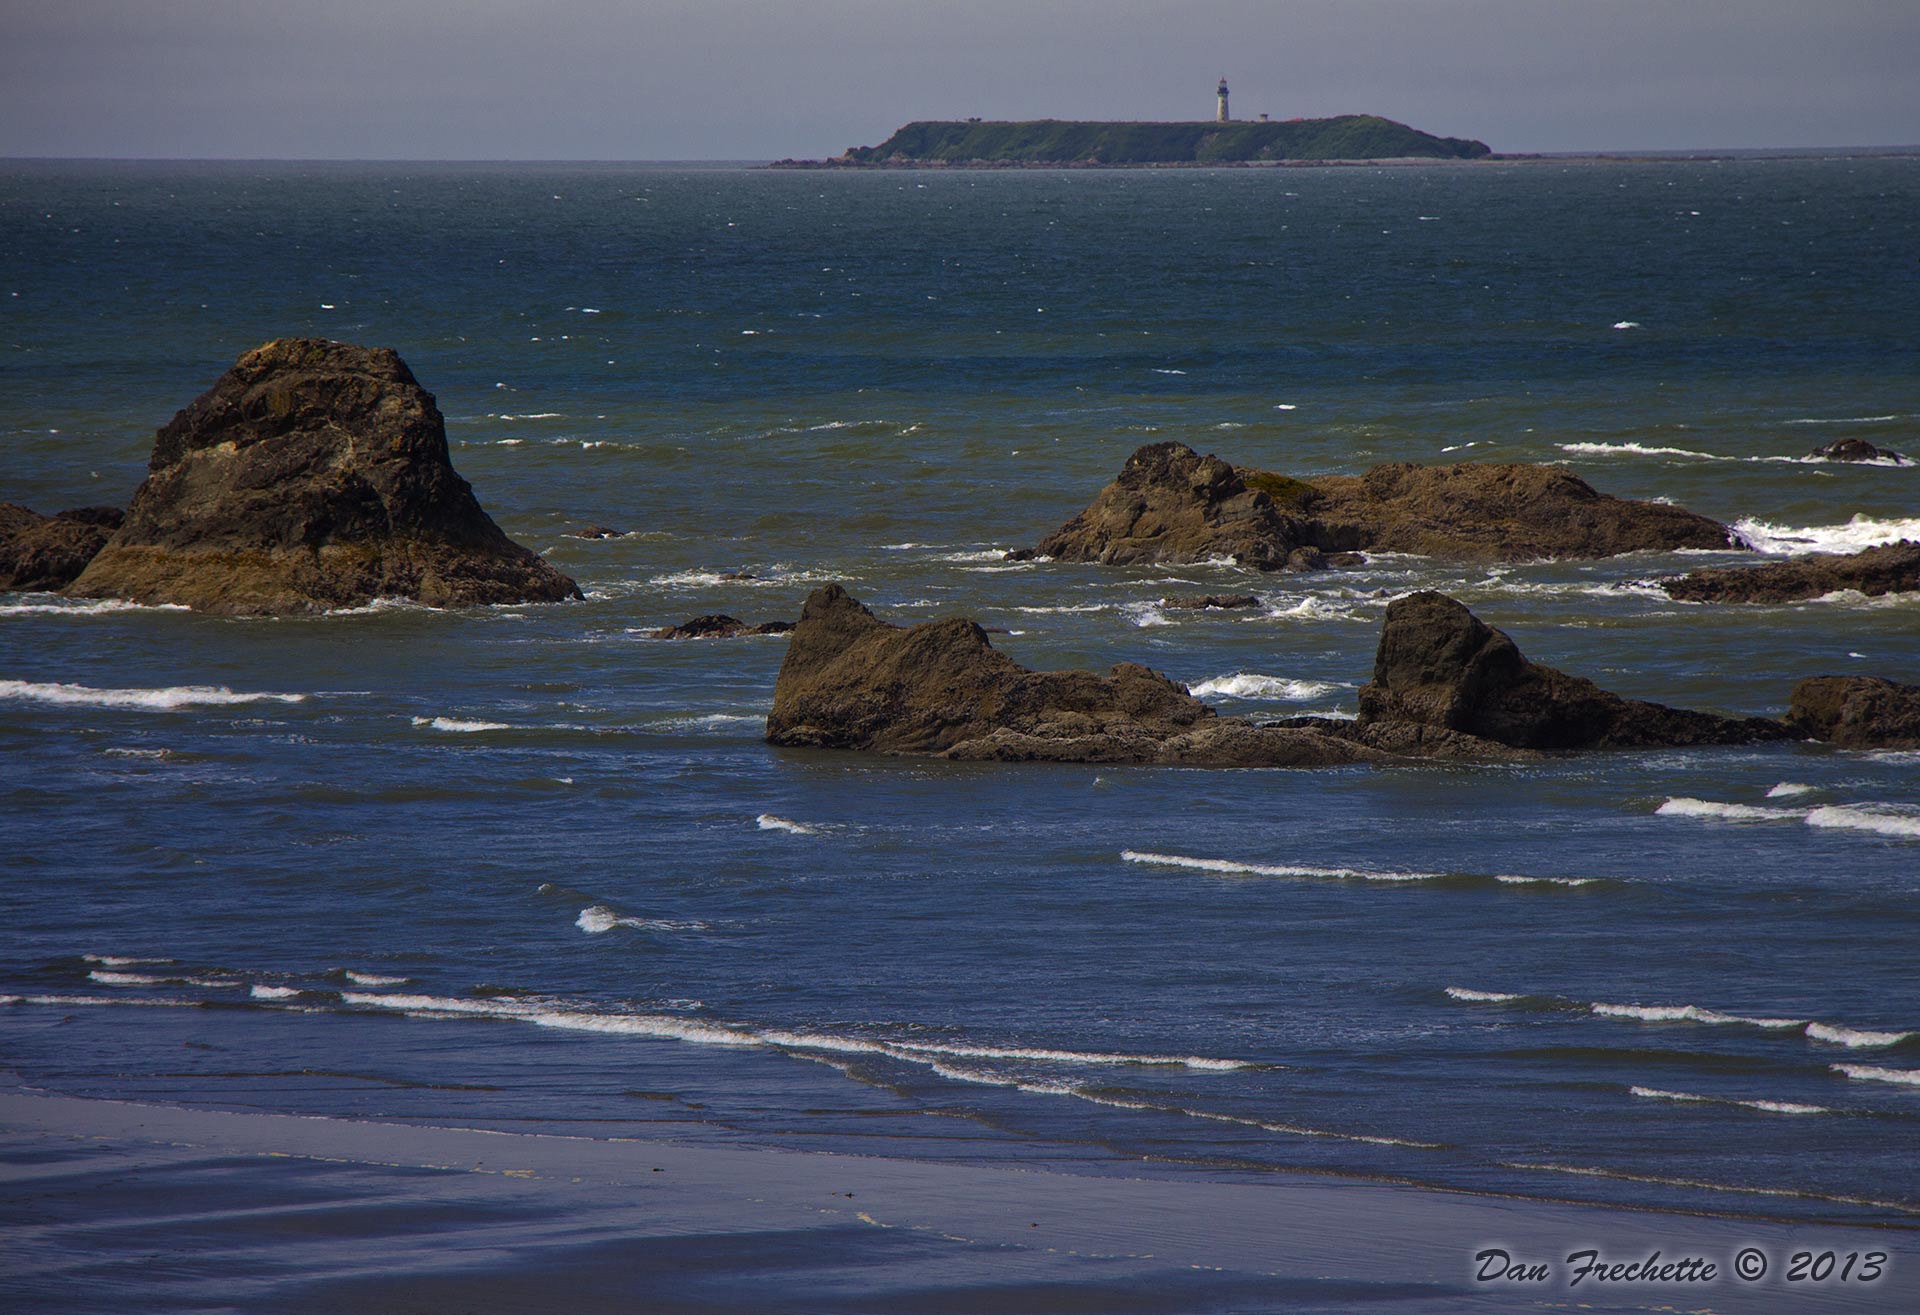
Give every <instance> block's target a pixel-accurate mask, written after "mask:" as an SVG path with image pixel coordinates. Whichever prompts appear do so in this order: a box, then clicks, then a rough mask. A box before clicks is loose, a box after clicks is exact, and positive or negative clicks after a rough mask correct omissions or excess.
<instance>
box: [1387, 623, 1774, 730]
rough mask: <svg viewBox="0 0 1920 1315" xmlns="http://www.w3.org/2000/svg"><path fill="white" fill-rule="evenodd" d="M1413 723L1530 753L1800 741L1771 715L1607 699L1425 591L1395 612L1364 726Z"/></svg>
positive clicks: (1589, 683)
mask: <svg viewBox="0 0 1920 1315" xmlns="http://www.w3.org/2000/svg"><path fill="white" fill-rule="evenodd" d="M1371 724H1412V725H1418V726H1427V727H1437V728H1442V729H1445V730H1451V731H1459V732H1463V733H1465V734H1468V735H1474V736H1478V737H1480V738H1482V739H1488V740H1494V741H1497V742H1498V743H1500V744H1505V745H1511V746H1513V747H1516V748H1524V749H1617V748H1646V747H1653V746H1684V745H1698V744H1747V743H1752V742H1755V741H1761V740H1779V739H1787V738H1791V736H1792V732H1791V731H1790V730H1789V729H1788V728H1787V727H1786V726H1784V725H1782V724H1781V723H1780V722H1777V721H1772V720H1770V719H1768V718H1765V717H1721V716H1716V715H1714V714H1712V713H1706V712H1690V711H1687V710H1685V709H1682V708H1669V707H1666V706H1664V705H1662V704H1658V703H1642V702H1640V701H1639V700H1637V699H1624V698H1621V697H1620V696H1619V695H1617V694H1611V693H1608V692H1607V691H1606V690H1603V689H1601V688H1600V687H1599V686H1598V685H1596V684H1594V683H1593V682H1592V681H1590V680H1587V679H1585V678H1584V677H1580V676H1569V675H1567V674H1566V673H1565V672H1562V671H1556V670H1555V669H1554V668H1552V667H1545V666H1540V665H1539V664H1537V663H1533V662H1529V661H1528V660H1527V659H1526V658H1525V657H1524V656H1522V655H1521V652H1520V649H1519V647H1518V646H1517V645H1516V644H1515V643H1514V642H1513V640H1512V639H1510V638H1508V637H1507V635H1506V634H1504V633H1503V632H1501V631H1499V630H1496V629H1494V628H1493V627H1492V626H1489V625H1487V624H1486V623H1485V622H1483V621H1481V620H1480V619H1479V618H1478V617H1476V616H1474V615H1473V613H1472V612H1469V611H1468V610H1467V609H1466V608H1465V607H1463V606H1461V605H1460V604H1459V603H1457V602H1455V601H1454V600H1453V599H1451V598H1448V597H1447V596H1446V595H1445V594H1440V593H1434V592H1433V591H1431V590H1424V591H1422V592H1420V593H1415V594H1408V595H1407V596H1406V597H1404V598H1397V599H1395V600H1394V601H1393V602H1392V603H1391V604H1389V605H1388V607H1387V620H1386V625H1385V626H1384V627H1383V628H1382V630H1381V632H1380V648H1379V651H1378V654H1377V655H1376V657H1375V659H1374V665H1373V680H1372V681H1371V682H1370V683H1369V684H1367V685H1365V686H1363V687H1362V688H1361V690H1360V727H1361V728H1362V729H1363V730H1364V729H1365V728H1366V727H1367V726H1368V725H1371Z"/></svg>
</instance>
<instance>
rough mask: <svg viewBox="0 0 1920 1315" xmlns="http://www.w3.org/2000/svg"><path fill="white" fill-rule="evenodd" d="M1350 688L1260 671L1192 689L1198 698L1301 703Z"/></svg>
mask: <svg viewBox="0 0 1920 1315" xmlns="http://www.w3.org/2000/svg"><path fill="white" fill-rule="evenodd" d="M1345 688H1348V687H1347V686H1345V685H1337V684H1333V683H1331V682H1329V681H1324V680H1289V679H1287V678H1286V677H1284V676H1263V675H1261V674H1260V673H1259V672H1256V671H1236V672H1234V673H1233V674H1232V675H1230V676H1214V677H1213V678H1211V679H1209V680H1203V681H1201V682H1200V683H1199V684H1197V685H1193V686H1190V687H1189V689H1188V692H1189V693H1191V694H1192V695H1193V696H1194V697H1195V698H1206V697H1208V696H1209V695H1217V696H1219V697H1221V698H1229V699H1279V700H1281V701H1283V702H1288V703H1301V702H1305V701H1306V700H1308V699H1317V698H1319V697H1321V696H1322V695H1325V694H1332V693H1333V692H1335V691H1336V690H1340V689H1345Z"/></svg>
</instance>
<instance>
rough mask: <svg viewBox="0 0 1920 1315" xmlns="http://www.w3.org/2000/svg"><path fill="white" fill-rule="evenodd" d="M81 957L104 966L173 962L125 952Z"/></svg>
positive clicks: (124, 966)
mask: <svg viewBox="0 0 1920 1315" xmlns="http://www.w3.org/2000/svg"><path fill="white" fill-rule="evenodd" d="M80 957H81V958H82V959H83V960H85V961H86V962H88V963H97V964H99V965H100V966H101V967H103V968H137V967H139V966H140V965H141V964H156V963H172V962H173V960H171V959H135V958H131V957H129V956H127V955H123V954H83V955H81V956H80Z"/></svg>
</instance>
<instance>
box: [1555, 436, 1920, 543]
mask: <svg viewBox="0 0 1920 1315" xmlns="http://www.w3.org/2000/svg"><path fill="white" fill-rule="evenodd" d="M1559 446H1560V450H1561V451H1562V452H1570V453H1572V454H1574V455H1575V456H1584V457H1683V458H1685V459H1687V460H1689V461H1734V462H1744V463H1746V464H1749V465H1752V464H1760V465H1790V466H1823V465H1850V466H1911V465H1914V464H1916V463H1915V462H1913V461H1910V460H1905V459H1903V458H1900V457H1894V456H1887V457H1876V458H1874V459H1873V460H1871V461H1847V462H1836V461H1834V460H1833V459H1832V458H1831V457H1822V456H1815V455H1813V454H1811V453H1808V454H1806V455H1803V456H1791V457H1790V456H1763V457H1735V456H1728V455H1726V454H1725V453H1721V452H1702V451H1699V450H1698V449H1697V448H1690V447H1658V446H1649V445H1647V444H1644V443H1562V444H1560V445H1559ZM1655 501H1664V499H1655ZM1756 546H1757V545H1756Z"/></svg>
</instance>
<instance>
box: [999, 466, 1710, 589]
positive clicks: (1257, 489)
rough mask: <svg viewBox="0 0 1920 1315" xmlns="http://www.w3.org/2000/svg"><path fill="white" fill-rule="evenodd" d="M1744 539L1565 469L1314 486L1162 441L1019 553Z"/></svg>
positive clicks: (1245, 555) (1145, 558)
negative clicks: (1608, 490) (1599, 487)
mask: <svg viewBox="0 0 1920 1315" xmlns="http://www.w3.org/2000/svg"><path fill="white" fill-rule="evenodd" d="M1741 546H1742V545H1741V544H1740V543H1739V541H1738V540H1737V539H1736V538H1735V537H1734V535H1733V532H1732V531H1731V530H1729V529H1728V528H1727V527H1726V526H1724V525H1722V524H1720V523H1719V522H1718V521H1714V520H1709V519H1707V518H1706V517H1704V516H1698V515H1695V514H1694V513H1693V512H1690V511H1686V510H1684V509H1683V508H1680V507H1670V506H1666V505H1665V504H1662V503H1652V502H1633V501H1629V500H1627V499H1625V498H1616V497H1612V496H1610V495H1608V494H1604V493H1599V492H1596V491H1595V490H1594V489H1593V488H1592V486H1590V485H1589V484H1587V483H1586V482H1585V481H1584V480H1582V479H1580V478H1579V477H1577V476H1575V475H1573V474H1571V473H1570V472H1568V471H1566V470H1563V469H1561V468H1560V467H1558V466H1536V465H1473V464H1463V465H1455V466H1416V465H1408V464H1405V463H1401V464H1396V465H1386V466H1376V467H1374V468H1373V469H1372V470H1370V471H1368V472H1367V473H1366V474H1365V475H1328V476H1322V477H1319V478H1316V479H1315V480H1313V481H1312V482H1311V483H1309V482H1307V481H1304V480H1298V479H1293V478H1291V477H1289V476H1286V475H1277V474H1273V473H1271V472H1268V471H1258V470H1249V469H1242V468H1236V467H1234V466H1231V465H1229V464H1228V463H1227V462H1225V461H1222V460H1221V459H1220V458H1218V457H1214V456H1204V457H1203V456H1201V455H1199V454H1198V453H1196V452H1195V451H1194V450H1193V449H1192V448H1190V447H1187V446H1186V445H1185V444H1183V443H1155V444H1152V445H1150V446H1147V447H1143V448H1140V449H1139V450H1138V451H1136V452H1135V453H1134V454H1133V455H1132V456H1130V457H1128V458H1127V462H1126V465H1125V466H1123V467H1122V468H1121V471H1120V475H1119V478H1117V479H1116V480H1114V481H1113V483H1111V484H1109V485H1107V487H1106V488H1104V489H1102V490H1101V491H1100V494H1099V496H1098V497H1096V498H1095V499H1094V501H1093V504H1092V505H1091V506H1089V507H1088V508H1087V509H1086V510H1085V511H1083V512H1081V513H1080V514H1079V515H1078V516H1075V517H1074V518H1073V519H1072V520H1070V521H1068V522H1067V523H1066V524H1065V525H1063V526H1061V527H1060V529H1058V530H1056V531H1055V532H1054V533H1052V534H1050V535H1048V536H1047V537H1046V538H1045V539H1043V540H1041V541H1040V543H1038V544H1037V545H1035V546H1034V547H1033V548H1030V549H1022V550H1020V551H1018V552H1015V553H1013V554H1012V556H1014V557H1016V558H1031V557H1051V558H1055V559H1057V560H1060V561H1076V562H1105V563H1109V564H1113V565H1129V564H1134V563H1145V562H1176V563H1178V562H1198V561H1205V560H1207V559H1209V558H1223V557H1224V558H1231V559H1232V560H1233V561H1235V562H1237V563H1239V564H1240V565H1243V566H1251V567H1255V568H1257V569H1259V570H1263V571H1278V570H1288V569H1292V570H1302V569H1313V568H1314V567H1317V566H1320V565H1323V564H1332V563H1328V562H1327V561H1326V559H1324V558H1323V557H1322V554H1327V553H1333V554H1338V553H1342V552H1351V551H1354V550H1372V551H1381V552H1404V553H1419V554H1423V555H1426V556H1432V557H1445V558H1450V559H1455V560H1463V561H1528V560H1533V559H1538V558H1545V557H1575V558H1586V557H1612V556H1616V555H1618V554H1620V553H1627V552H1642V551H1660V552H1671V551H1673V550H1675V549H1680V548H1738V547H1741ZM1333 560H1334V563H1337V562H1338V561H1339V559H1338V558H1335V559H1333Z"/></svg>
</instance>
